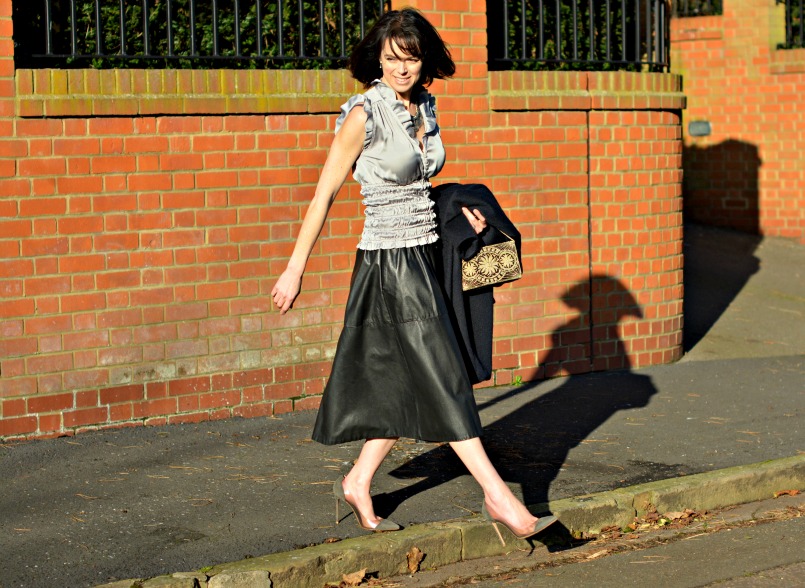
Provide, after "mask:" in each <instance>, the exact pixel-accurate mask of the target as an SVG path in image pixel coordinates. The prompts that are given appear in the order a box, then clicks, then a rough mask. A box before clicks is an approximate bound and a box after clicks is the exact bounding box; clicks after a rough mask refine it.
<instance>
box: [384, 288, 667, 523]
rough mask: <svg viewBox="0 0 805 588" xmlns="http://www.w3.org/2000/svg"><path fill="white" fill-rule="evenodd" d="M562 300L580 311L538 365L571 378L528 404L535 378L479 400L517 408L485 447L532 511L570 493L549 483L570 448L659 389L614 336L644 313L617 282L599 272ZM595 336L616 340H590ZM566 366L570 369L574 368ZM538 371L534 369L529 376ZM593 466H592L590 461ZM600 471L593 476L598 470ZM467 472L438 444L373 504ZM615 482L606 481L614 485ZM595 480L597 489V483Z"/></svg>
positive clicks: (493, 427)
mask: <svg viewBox="0 0 805 588" xmlns="http://www.w3.org/2000/svg"><path fill="white" fill-rule="evenodd" d="M590 293H592V295H591V294H590ZM562 299H563V301H564V302H565V304H567V305H568V306H569V307H571V308H574V309H576V310H577V311H578V314H577V315H576V316H575V317H574V318H573V319H571V320H570V321H568V322H567V323H566V324H564V325H562V326H561V327H559V328H558V329H556V330H555V331H554V332H553V334H552V347H551V350H550V351H549V353H548V355H547V356H546V357H545V358H544V361H543V362H542V368H540V369H541V370H544V372H543V373H544V374H545V375H547V376H552V375H560V374H562V373H566V372H567V371H570V372H571V375H569V376H568V377H566V378H565V379H564V381H563V382H562V383H561V384H560V385H558V386H557V387H555V388H553V389H551V390H549V391H548V392H546V393H544V394H542V395H539V396H536V397H535V398H534V397H533V394H529V395H528V396H529V398H530V399H528V400H525V401H524V400H523V399H522V398H518V397H521V396H522V395H523V394H524V393H526V392H529V391H531V390H532V389H534V388H536V387H537V386H538V385H539V382H531V383H528V384H525V385H523V386H519V387H517V388H513V389H512V390H510V391H508V392H506V393H504V394H501V395H498V396H495V397H493V398H491V399H490V400H488V401H486V402H484V403H482V404H480V405H479V410H480V411H481V415H482V417H484V416H485V415H484V412H487V411H488V412H487V414H491V413H493V412H497V411H496V410H494V409H496V408H497V409H503V410H504V412H505V411H506V410H508V405H509V404H510V403H511V404H513V405H516V408H514V409H513V410H510V411H509V412H508V414H504V415H503V416H501V417H500V418H497V419H496V420H494V421H493V422H490V423H489V424H488V425H486V426H485V427H484V439H483V440H484V446H485V447H486V450H487V452H488V453H489V456H490V458H491V459H492V461H493V463H494V464H495V466H496V467H497V469H498V471H499V472H500V474H501V476H502V477H503V479H504V480H505V481H506V482H508V483H510V484H517V485H519V486H520V488H521V491H522V497H523V500H524V502H525V504H526V505H528V506H529V507H530V508H531V509H532V510H533V511H534V512H536V513H540V512H544V510H545V509H546V508H547V503H548V500H549V495H550V494H554V495H558V496H554V497H555V498H560V497H561V498H564V497H567V495H566V493H564V492H562V489H561V488H558V489H557V488H552V484H553V482H554V480H556V478H557V476H558V475H559V473H560V471H561V470H562V467H563V465H564V464H565V462H566V460H567V457H568V454H569V453H570V451H571V450H572V449H573V448H575V447H576V446H578V445H579V444H580V443H581V442H582V441H584V440H585V439H587V438H588V437H589V436H590V434H591V433H593V432H594V431H595V430H596V429H598V428H599V427H600V426H601V425H602V424H603V423H605V422H606V421H607V420H608V419H610V418H612V416H613V415H615V414H616V413H617V412H619V411H623V410H630V409H633V408H639V407H644V406H646V405H647V404H648V403H649V401H650V399H651V397H652V395H654V394H655V393H656V392H657V389H656V388H655V386H654V385H653V383H652V381H651V378H650V377H648V376H646V375H642V374H637V373H634V372H631V371H630V367H631V363H630V361H629V356H628V353H627V350H626V347H625V346H624V344H623V341H622V340H621V339H620V337H619V336H618V328H617V326H618V323H619V322H621V321H622V320H624V319H626V318H627V317H636V318H640V317H642V312H641V310H640V306H639V305H638V304H637V302H636V301H635V300H634V297H633V296H632V295H631V293H629V291H628V290H627V289H626V288H624V287H623V285H622V284H621V283H620V282H619V281H617V280H615V279H613V278H611V277H609V276H604V275H597V276H594V277H593V279H592V280H591V281H590V282H582V283H579V284H576V285H575V286H573V287H571V288H570V289H568V290H567V292H566V293H565V295H564V296H563V298H562ZM591 311H592V312H591ZM591 319H593V322H592V324H591V322H590V321H591ZM596 319H597V320H598V321H599V322H598V323H596ZM593 333H595V334H607V336H609V337H610V338H612V337H614V339H610V340H607V341H602V340H599V341H590V336H591V334H593ZM577 347H578V348H577ZM591 349H592V350H596V349H599V350H602V351H603V350H608V352H609V357H608V358H607V359H611V360H612V361H611V362H603V363H602V362H601V361H594V360H595V359H596V358H594V357H592V356H591V353H590V350H591ZM582 351H586V353H585V354H584V357H581V356H580V353H581V352H582ZM580 359H583V363H584V364H585V366H586V369H585V370H584V371H586V372H589V371H590V370H591V368H592V366H593V365H596V366H601V365H617V366H620V367H622V368H623V369H620V370H618V371H614V372H606V373H600V374H587V375H584V371H582V369H580V368H581V364H580V363H579V362H580ZM599 359H600V358H599ZM566 366H572V367H573V370H568V369H567V367H566ZM538 374H539V371H535V373H534V377H537V375H538ZM484 420H488V419H484ZM592 468H593V470H596V468H595V466H594V464H593V466H592ZM599 469H600V470H601V475H609V476H610V477H612V473H611V468H610V472H605V471H604V470H606V468H605V467H604V464H601V465H600V466H599ZM597 471H598V470H596V472H594V473H590V475H591V476H592V475H596V473H597ZM466 474H467V471H466V470H465V469H464V466H463V465H462V464H461V462H460V461H459V460H458V459H457V458H456V457H455V455H454V454H453V452H452V450H451V449H450V448H449V446H448V445H447V444H444V445H440V446H439V447H437V448H435V449H434V450H432V451H429V452H427V453H424V454H422V455H419V456H417V457H415V458H413V459H412V460H410V461H409V462H407V463H405V464H404V465H402V466H400V467H398V468H396V469H394V470H393V471H392V472H391V475H392V476H395V477H398V478H420V480H419V481H417V482H416V483H414V484H412V485H410V486H408V487H406V488H402V489H400V490H397V491H395V492H392V493H388V494H385V495H382V500H380V501H377V500H376V507H379V508H382V510H383V511H385V512H390V511H391V510H394V508H395V507H396V506H397V505H399V504H400V503H401V502H403V501H404V500H406V499H408V498H410V497H412V496H415V495H416V494H418V493H420V492H424V491H426V490H429V489H431V488H435V487H437V486H439V485H441V484H444V483H445V482H448V481H450V480H452V479H454V478H457V477H459V476H463V475H466ZM619 477H620V478H623V472H619ZM627 477H628V472H627ZM619 481H620V480H619V479H618V480H612V481H610V482H609V483H610V484H612V485H614V486H618V485H620V484H619ZM595 482H596V485H599V486H600V484H599V482H600V480H596V481H595ZM605 483H606V482H605ZM581 493H585V492H581ZM379 498H380V497H379ZM381 505H382V506H381ZM478 505H479V506H480V500H479V501H478Z"/></svg>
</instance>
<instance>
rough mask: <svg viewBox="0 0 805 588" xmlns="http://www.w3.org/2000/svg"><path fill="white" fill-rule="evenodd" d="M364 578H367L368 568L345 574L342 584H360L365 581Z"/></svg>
mask: <svg viewBox="0 0 805 588" xmlns="http://www.w3.org/2000/svg"><path fill="white" fill-rule="evenodd" d="M364 578H366V568H363V569H362V570H358V571H357V572H352V573H351V574H343V575H342V576H341V585H342V586H359V585H360V583H361V582H363V580H364Z"/></svg>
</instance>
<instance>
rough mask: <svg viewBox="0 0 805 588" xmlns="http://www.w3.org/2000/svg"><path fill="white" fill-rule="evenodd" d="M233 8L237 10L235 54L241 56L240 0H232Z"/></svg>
mask: <svg viewBox="0 0 805 588" xmlns="http://www.w3.org/2000/svg"><path fill="white" fill-rule="evenodd" d="M232 3H233V8H234V12H235V22H234V27H235V55H237V56H238V57H241V56H242V55H243V51H242V50H241V49H242V48H241V46H240V0H232Z"/></svg>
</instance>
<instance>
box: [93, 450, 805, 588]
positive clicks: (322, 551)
mask: <svg viewBox="0 0 805 588" xmlns="http://www.w3.org/2000/svg"><path fill="white" fill-rule="evenodd" d="M803 487H805V455H797V456H793V457H788V458H783V459H776V460H771V461H765V462H761V463H756V464H750V465H745V466H737V467H733V468H727V469H723V470H716V471H713V472H705V473H702V474H695V475H691V476H685V477H681V478H673V479H668V480H661V481H658V482H650V483H647V484H640V485H638V486H631V487H628V488H620V489H618V490H613V491H609V492H601V493H597V494H590V495H587V496H579V497H575V498H568V499H564V500H558V501H555V502H551V503H550V505H549V509H550V511H551V512H553V513H554V514H556V515H557V516H558V517H559V519H560V521H561V522H562V524H563V525H564V526H565V527H567V529H569V530H570V531H571V532H572V533H581V532H583V533H588V534H595V533H598V532H599V531H600V530H601V529H602V528H605V527H609V526H613V525H617V526H619V527H624V526H626V525H627V524H629V523H631V522H632V521H633V519H634V517H636V516H640V515H642V514H645V513H646V512H647V509H649V508H650V507H651V506H653V507H655V508H656V509H657V511H658V512H660V513H664V512H672V511H680V510H684V509H685V508H691V509H694V510H712V509H717V508H723V507H727V506H735V505H738V504H743V503H747V502H754V501H757V500H763V499H767V498H770V497H771V496H773V494H774V492H778V491H781V490H790V489H802V488H803ZM532 506H533V509H534V510H535V511H536V512H540V511H544V510H545V509H544V508H542V507H544V506H545V505H532ZM503 532H504V533H507V532H506V531H505V529H504V530H503ZM507 535H508V539H507V542H506V546H505V547H504V546H502V545H501V544H500V542H499V541H498V538H497V536H496V535H495V532H494V530H493V529H492V526H491V525H489V523H487V522H485V521H483V520H481V519H480V517H473V518H471V519H459V520H452V521H444V522H438V523H430V524H424V525H415V526H412V527H409V528H407V529H403V530H402V531H399V532H395V533H385V534H378V535H366V536H363V537H357V538H354V539H347V540H344V541H339V542H336V543H328V544H322V545H316V546H313V547H308V548H305V549H298V550H295V551H288V552H283V553H275V554H271V555H266V556H262V557H255V558H250V559H246V560H243V561H239V562H232V563H225V564H220V565H217V566H214V567H211V568H209V569H205V570H203V571H200V572H184V573H179V574H173V575H169V576H160V577H159V578H153V579H150V580H124V581H120V582H114V583H111V584H104V585H103V587H98V588H124V587H125V588H129V587H137V588H140V587H141V588H195V587H200V588H238V587H240V586H249V587H251V588H264V587H271V586H276V587H280V588H297V587H298V588H309V587H311V586H324V585H325V584H326V583H327V582H334V583H338V582H339V581H340V580H341V579H342V575H344V574H350V573H353V572H355V571H358V570H361V569H364V568H366V569H367V570H368V571H369V572H370V573H376V574H377V575H378V576H379V577H381V578H383V577H389V576H395V575H400V574H404V573H407V572H408V554H409V552H411V550H412V548H414V547H417V548H418V549H419V550H421V551H422V552H423V553H424V554H425V558H424V560H423V561H422V567H423V568H438V567H440V566H444V565H446V564H451V563H457V562H460V561H464V560H469V559H475V558H479V557H488V556H492V555H501V554H504V553H507V552H510V551H513V550H515V549H521V548H524V547H528V543H527V542H525V541H520V540H517V539H516V538H514V536H513V535H511V534H507Z"/></svg>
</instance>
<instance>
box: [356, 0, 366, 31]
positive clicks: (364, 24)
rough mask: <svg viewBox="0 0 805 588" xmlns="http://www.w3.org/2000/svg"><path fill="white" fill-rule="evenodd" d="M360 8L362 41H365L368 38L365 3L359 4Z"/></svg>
mask: <svg viewBox="0 0 805 588" xmlns="http://www.w3.org/2000/svg"><path fill="white" fill-rule="evenodd" d="M358 6H359V7H360V13H361V39H363V38H364V36H366V14H365V10H364V9H363V2H358Z"/></svg>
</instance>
